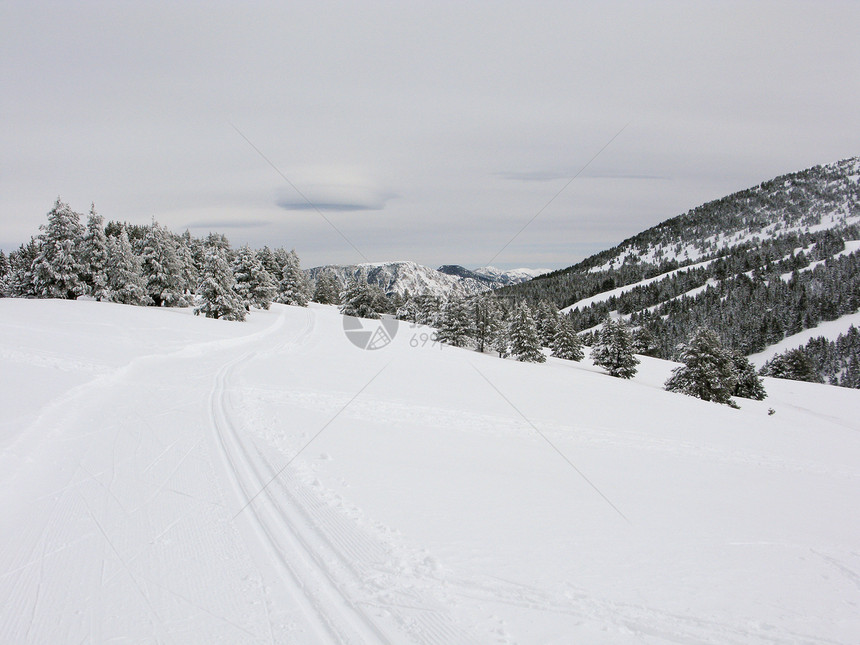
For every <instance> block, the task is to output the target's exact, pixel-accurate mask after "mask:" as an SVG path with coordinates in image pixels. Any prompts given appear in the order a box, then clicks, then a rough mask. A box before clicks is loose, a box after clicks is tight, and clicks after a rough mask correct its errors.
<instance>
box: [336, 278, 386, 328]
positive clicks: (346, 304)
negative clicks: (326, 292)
mask: <svg viewBox="0 0 860 645" xmlns="http://www.w3.org/2000/svg"><path fill="white" fill-rule="evenodd" d="M341 302H342V303H343V304H342V305H341V306H340V313H342V314H343V315H344V316H354V317H356V318H379V312H377V311H376V307H377V303H378V296H377V294H375V293H374V291H373V289H371V288H370V285H369V284H367V282H365V281H364V280H361V279H360V278H351V279H350V280H349V281H348V282H347V283H346V288H345V289H344V292H343V295H342V296H341Z"/></svg>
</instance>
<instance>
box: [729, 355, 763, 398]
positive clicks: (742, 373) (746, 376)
mask: <svg viewBox="0 0 860 645" xmlns="http://www.w3.org/2000/svg"><path fill="white" fill-rule="evenodd" d="M732 364H733V366H734V369H735V375H736V376H737V379H738V382H737V384H736V385H735V389H734V392H733V393H732V394H734V396H738V397H740V398H742V399H753V400H755V401H763V400H764V399H765V398H766V397H767V392H765V389H764V383H763V382H762V380H761V378H760V377H759V375H758V374H756V371H755V366H754V365H753V364H752V363H750V361H749V359H748V358H747V357H746V356H744V355H743V354H741V353H740V352H732Z"/></svg>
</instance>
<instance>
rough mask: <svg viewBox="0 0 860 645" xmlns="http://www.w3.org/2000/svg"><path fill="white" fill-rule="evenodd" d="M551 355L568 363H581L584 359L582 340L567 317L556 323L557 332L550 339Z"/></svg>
mask: <svg viewBox="0 0 860 645" xmlns="http://www.w3.org/2000/svg"><path fill="white" fill-rule="evenodd" d="M552 355H553V356H555V357H556V358H563V359H565V360H568V361H581V360H582V359H583V358H585V352H584V351H583V349H582V340H580V338H579V334H577V333H576V330H575V329H574V328H573V323H572V322H571V321H570V318H568V317H567V316H562V317H561V318H560V320H559V322H558V330H557V331H556V332H555V336H554V337H553V339H552Z"/></svg>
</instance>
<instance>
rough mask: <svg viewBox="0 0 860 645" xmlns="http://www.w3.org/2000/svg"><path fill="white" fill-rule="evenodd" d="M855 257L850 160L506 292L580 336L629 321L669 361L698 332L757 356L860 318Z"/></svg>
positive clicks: (857, 230) (858, 255) (746, 195)
mask: <svg viewBox="0 0 860 645" xmlns="http://www.w3.org/2000/svg"><path fill="white" fill-rule="evenodd" d="M858 251H860V158H858V157H854V158H851V159H846V160H843V161H840V162H837V163H833V164H828V165H825V166H816V167H814V168H809V169H807V170H803V171H801V172H796V173H792V174H788V175H784V176H781V177H777V178H775V179H773V180H770V181H766V182H763V183H762V184H761V185H759V186H755V187H752V188H749V189H748V190H744V191H740V192H738V193H734V194H732V195H729V196H727V197H725V198H723V199H719V200H716V201H713V202H709V203H707V204H704V205H702V206H699V207H697V208H694V209H692V210H691V211H689V212H688V213H685V214H684V215H680V216H678V217H674V218H672V219H669V220H666V221H665V222H663V223H661V224H658V225H657V226H655V227H652V228H650V229H648V230H646V231H643V232H642V233H640V234H638V235H636V236H634V237H632V238H630V239H628V240H625V241H624V242H622V243H621V244H619V245H618V246H616V247H614V248H612V249H608V250H606V251H603V252H601V253H598V254H596V255H594V256H592V257H590V258H588V259H586V260H584V261H582V262H580V263H579V264H576V265H574V266H572V267H569V268H567V269H564V270H562V271H556V272H553V273H549V274H546V275H543V276H539V277H537V278H536V279H534V280H532V281H530V282H527V283H524V284H520V285H515V286H511V287H508V288H506V289H503V290H502V293H503V295H506V296H512V297H514V298H525V299H528V300H531V301H533V302H536V301H540V300H547V301H551V302H552V303H554V304H555V305H556V306H557V307H559V308H562V309H563V310H564V311H566V312H567V313H569V315H570V316H571V319H572V321H573V323H574V325H575V327H576V328H577V329H578V330H579V331H587V330H591V329H593V328H595V326H597V325H598V324H600V322H601V321H602V320H604V319H605V318H606V317H607V316H613V317H619V316H620V317H624V318H625V319H627V320H628V321H629V322H630V323H631V324H632V325H633V326H635V327H637V328H639V329H642V330H645V331H646V332H647V334H648V336H649V337H650V338H652V339H653V343H654V347H653V354H654V355H655V356H662V357H666V358H673V357H676V356H677V351H678V346H679V344H680V343H684V342H686V341H687V340H688V339H689V338H690V336H691V335H692V334H693V333H694V331H695V330H696V329H697V328H699V327H702V326H704V327H709V328H711V329H713V330H715V331H717V332H718V333H719V334H720V336H721V337H722V338H723V340H724V342H726V343H727V344H728V346H729V347H731V348H732V349H734V350H737V351H740V352H742V353H744V354H756V353H760V352H762V351H764V350H765V349H766V348H767V347H769V346H772V345H775V344H777V343H780V342H781V341H782V340H783V339H784V338H786V337H788V336H793V335H795V334H798V333H800V332H802V331H804V330H811V329H813V328H815V327H816V326H817V325H819V324H820V323H822V322H827V321H834V320H837V319H839V318H843V317H846V316H851V315H853V314H854V313H855V312H857V311H858V309H860V252H858ZM843 358H844V359H845V361H848V360H849V359H850V357H848V356H845V357H843ZM846 364H847V363H846ZM843 367H844V366H843ZM834 369H835V371H834V370H830V376H835V377H838V376H839V374H840V370H842V369H843V368H842V367H837V368H834ZM822 370H823V371H822V374H824V375H825V376H826V375H827V374H825V372H826V371H827V370H824V369H823V367H822Z"/></svg>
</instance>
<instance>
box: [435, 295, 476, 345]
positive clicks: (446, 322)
mask: <svg viewBox="0 0 860 645" xmlns="http://www.w3.org/2000/svg"><path fill="white" fill-rule="evenodd" d="M471 334H472V317H471V314H470V312H469V307H468V306H467V304H466V303H465V302H464V301H463V300H462V299H460V298H455V299H452V300H451V301H450V302H448V304H447V305H445V307H444V309H443V310H442V320H441V322H440V324H439V330H438V333H437V334H436V338H437V339H438V340H439V342H442V343H445V344H446V345H453V346H454V347H465V346H466V345H468V343H469V337H470V336H471Z"/></svg>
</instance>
